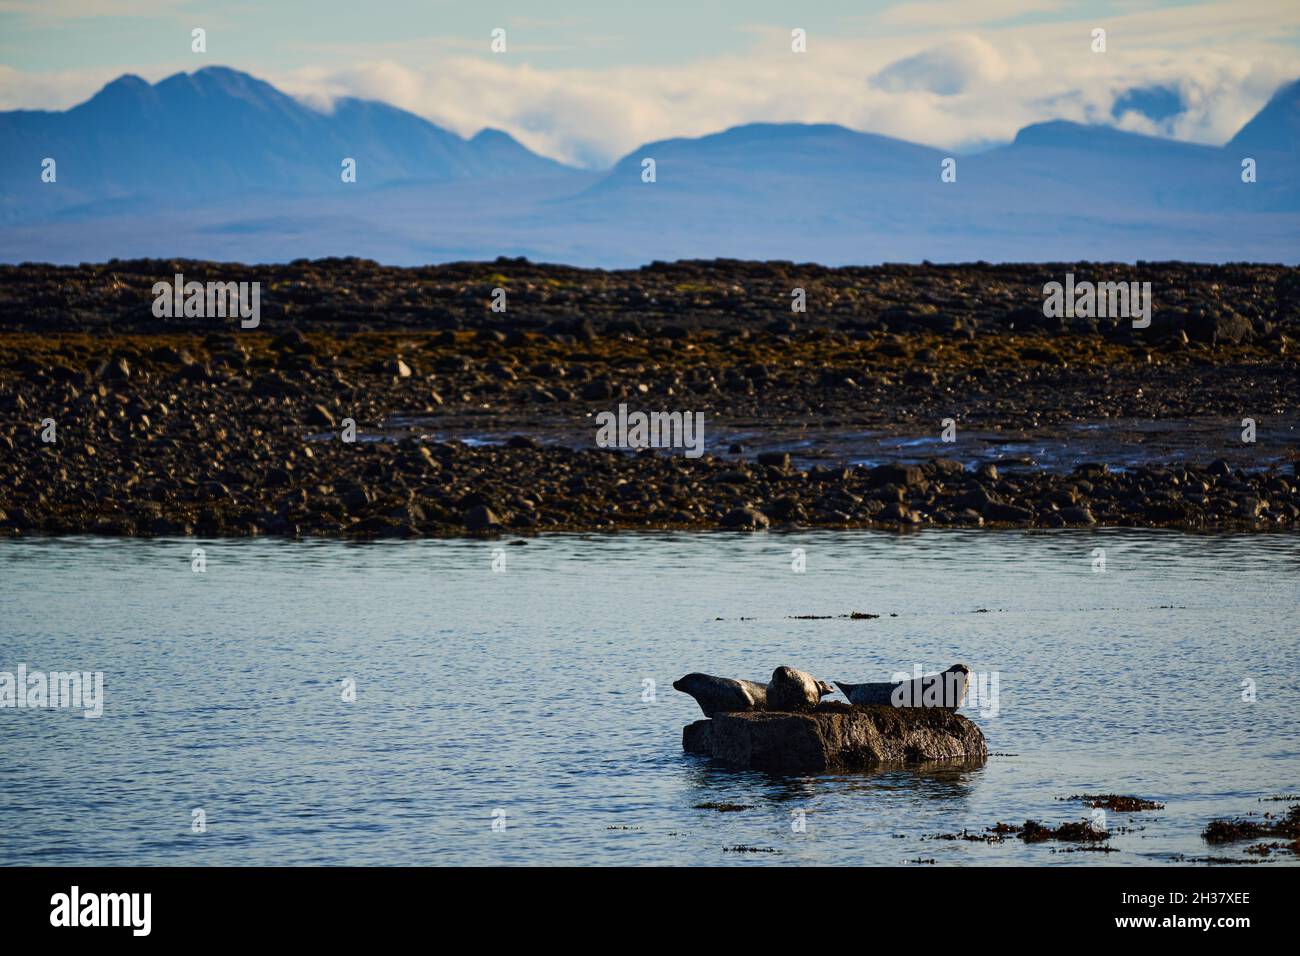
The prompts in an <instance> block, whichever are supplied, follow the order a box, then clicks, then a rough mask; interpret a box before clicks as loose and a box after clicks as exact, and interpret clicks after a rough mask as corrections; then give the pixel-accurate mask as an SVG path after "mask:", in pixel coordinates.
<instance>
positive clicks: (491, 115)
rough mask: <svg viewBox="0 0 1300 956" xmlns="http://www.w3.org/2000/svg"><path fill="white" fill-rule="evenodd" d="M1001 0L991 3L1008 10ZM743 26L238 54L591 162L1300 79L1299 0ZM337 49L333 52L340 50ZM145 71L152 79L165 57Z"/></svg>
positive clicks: (939, 138) (13, 91)
mask: <svg viewBox="0 0 1300 956" xmlns="http://www.w3.org/2000/svg"><path fill="white" fill-rule="evenodd" d="M966 6H967V4H965V3H962V4H957V5H954V6H952V7H951V9H950V12H951V10H958V9H965V8H966ZM970 6H976V5H974V4H971V5H970ZM980 6H981V9H985V10H986V11H987V10H988V8H986V7H984V6H983V5H980ZM1043 6H1047V5H1046V4H1044V5H1043ZM912 9H913V10H915V8H914V7H913V8H912ZM999 9H1001V8H999V7H997V5H996V4H995V6H994V8H993V9H992V12H991V17H986V18H985V19H990V18H991V19H995V20H996V19H998V16H999V15H998V10H999ZM886 16H889V12H888V11H887V14H886ZM900 16H901V14H894V15H893V19H894V21H895V22H897V21H898V19H899V17H900ZM957 19H958V20H960V17H957ZM939 22H942V21H939ZM1097 25H1103V26H1105V27H1106V29H1107V31H1108V52H1106V53H1104V54H1095V53H1092V52H1091V50H1090V48H1089V43H1090V31H1091V29H1092V28H1093V27H1094V26H1097ZM746 30H747V32H748V33H749V34H750V35H751V36H752V37H753V41H754V43H753V47H752V49H751V50H750V51H749V52H747V53H745V54H728V55H718V56H715V57H712V58H709V59H704V60H697V61H694V62H690V63H683V64H674V65H664V66H626V67H618V68H590V69H577V68H572V69H543V68H540V67H537V66H534V65H530V64H529V63H528V62H527V59H526V58H524V57H513V56H511V57H501V56H490V55H473V54H470V53H467V52H464V51H461V50H458V49H456V48H455V46H454V45H453V46H450V47H447V48H445V49H444V50H443V51H442V52H441V55H438V56H436V57H435V58H431V57H430V56H429V55H428V53H427V51H426V52H425V54H424V55H418V54H413V53H411V54H408V52H406V51H403V50H400V49H395V48H393V47H392V46H391V45H389V46H387V47H386V48H383V49H375V50H373V51H372V53H371V55H370V56H368V57H367V56H365V55H364V48H360V47H359V48H357V50H360V51H362V52H361V53H358V52H357V50H354V51H353V55H354V56H356V57H357V59H355V60H353V61H352V62H351V63H350V64H349V65H346V66H341V67H321V66H317V67H312V68H305V69H297V70H284V71H276V70H270V71H266V70H262V69H260V68H259V66H258V65H257V64H242V63H231V64H230V65H231V66H234V67H236V68H240V69H247V70H249V72H253V73H256V74H259V75H261V76H263V77H264V78H265V79H267V80H269V81H270V82H272V83H274V84H275V85H277V86H279V87H280V88H282V89H284V90H285V91H286V92H290V93H293V94H295V95H299V96H301V97H303V98H305V99H307V100H308V101H309V102H312V103H314V104H315V105H317V106H323V105H325V104H328V103H329V101H330V100H331V99H332V98H334V97H337V96H340V95H354V96H360V97H366V98H374V99H382V100H385V101H387V102H390V103H393V104H394V105H396V106H399V107H402V108H405V109H408V110H411V111H412V112H415V113H418V114H420V115H422V116H425V117H427V118H428V119H430V120H431V121H433V122H435V123H438V124H439V125H442V126H445V127H447V128H449V129H452V130H454V131H456V132H458V133H460V134H462V135H472V134H473V133H475V132H477V131H478V130H479V129H482V128H483V127H485V126H492V127H497V128H500V129H504V130H506V131H508V132H510V133H511V134H512V135H514V136H515V137H517V138H518V139H519V140H520V141H521V142H523V143H524V144H525V145H527V146H528V147H530V148H531V149H534V150H536V151H537V152H539V153H543V154H544V155H547V156H552V157H555V158H557V159H561V160H564V161H567V162H571V163H575V164H578V165H584V166H592V167H601V166H606V165H608V164H610V163H612V162H613V161H614V160H616V159H617V158H619V157H620V156H622V155H624V154H625V153H627V152H630V151H631V150H633V149H635V148H636V147H637V146H639V145H641V144H643V143H646V142H650V141H653V140H657V139H664V138H669V137H676V136H699V135H704V134H706V133H711V132H715V131H717V130H721V129H725V128H727V127H729V126H735V125H737V124H741V123H748V122H756V121H773V122H833V123H841V124H843V125H845V126H848V127H850V128H853V129H859V130H868V131H871V132H877V133H882V134H885V135H891V136H897V137H900V138H904V139H910V140H914V141H917V142H921V143H926V144H929V145H934V146H940V147H944V148H949V149H959V148H961V147H962V146H964V145H968V144H974V143H986V142H989V141H997V140H1009V139H1011V138H1012V137H1013V136H1014V135H1015V133H1016V131H1017V130H1019V129H1020V128H1022V127H1023V126H1026V125H1028V124H1029V123H1034V122H1040V121H1043V120H1047V119H1068V120H1075V121H1078V122H1106V123H1110V122H1115V121H1114V120H1113V119H1112V117H1111V109H1112V106H1113V104H1114V101H1115V99H1116V97H1118V96H1119V95H1121V94H1123V92H1124V91H1126V90H1128V89H1131V88H1134V87H1150V86H1157V85H1159V86H1168V87H1172V88H1175V89H1177V90H1178V91H1179V94H1180V97H1181V99H1182V101H1183V102H1184V103H1185V104H1187V109H1186V111H1185V112H1184V113H1181V114H1179V115H1178V116H1176V117H1173V118H1172V119H1170V120H1167V121H1163V122H1161V123H1154V122H1152V121H1151V120H1149V119H1147V118H1145V117H1141V116H1139V115H1136V114H1129V115H1127V116H1125V117H1122V118H1121V120H1120V121H1119V125H1123V126H1124V127H1125V128H1132V129H1137V130H1140V131H1143V132H1151V133H1159V134H1162V135H1172V136H1175V137H1177V138H1182V139H1188V140H1193V141H1197V142H1205V143H1215V144H1218V143H1222V142H1224V141H1226V140H1227V139H1228V138H1229V137H1231V136H1232V135H1233V134H1234V133H1235V132H1236V131H1237V129H1239V128H1240V126H1241V125H1242V124H1243V123H1244V122H1245V121H1246V120H1247V119H1249V118H1250V116H1251V115H1253V114H1254V113H1255V112H1256V111H1257V110H1258V109H1259V108H1260V106H1262V105H1263V103H1264V102H1265V101H1266V100H1267V98H1268V96H1269V95H1270V94H1271V93H1272V92H1273V90H1274V89H1276V88H1277V87H1278V86H1279V85H1281V84H1282V83H1283V82H1286V81H1289V80H1291V79H1295V78H1296V77H1300V52H1298V51H1297V50H1296V49H1295V48H1294V45H1289V44H1288V42H1287V41H1286V40H1284V39H1279V38H1282V37H1287V36H1290V35H1294V34H1295V33H1296V31H1298V30H1300V5H1297V4H1295V3H1294V2H1293V0H1286V2H1273V0H1258V2H1255V3H1252V4H1250V5H1249V6H1248V7H1247V6H1243V5H1240V4H1234V3H1231V2H1224V3H1206V4H1201V5H1196V6H1180V7H1177V8H1168V9H1142V10H1139V11H1138V12H1134V13H1126V14H1122V15H1115V16H1112V17H1107V18H1104V21H1103V22H1101V23H1100V24H1099V23H1094V22H1093V20H1092V19H1087V20H1074V21H1066V22H1063V21H1061V20H1059V19H1056V20H1053V21H1051V22H1039V23H1033V24H1031V25H1022V26H1010V27H1008V26H1002V27H993V28H971V27H960V28H950V32H948V33H944V32H942V31H939V32H936V30H935V21H929V28H928V29H926V30H924V31H913V32H911V33H906V32H904V34H903V35H897V34H895V35H890V36H885V35H883V33H882V32H881V31H880V30H874V31H873V30H870V29H868V30H866V31H865V33H864V35H863V36H860V37H849V36H830V35H822V34H817V33H814V34H812V35H811V36H810V37H809V46H808V52H807V53H805V54H793V53H790V52H789V31H788V29H784V28H781V29H776V28H762V27H760V28H746ZM328 59H329V60H330V61H332V62H339V61H340V58H339V52H338V51H336V52H335V53H333V54H331V55H330V56H329V57H328ZM140 72H141V73H142V75H144V76H145V78H146V79H158V78H160V77H161V76H162V75H165V74H166V73H169V72H173V70H166V71H164V70H156V71H140ZM110 78H111V77H110V76H109V75H106V74H104V73H102V72H100V73H96V72H95V71H86V72H85V73H65V74H54V75H28V74H22V73H19V72H17V71H14V70H9V69H5V68H3V67H0V106H6V107H10V108H12V107H16V106H32V105H42V106H47V107H48V106H55V107H60V108H61V107H66V106H68V105H71V102H75V101H76V100H78V99H84V98H85V96H86V95H88V94H89V93H91V92H93V90H94V89H95V88H97V87H98V86H99V85H102V83H103V82H104V81H106V80H107V79H110ZM73 91H79V92H78V93H76V94H75V98H73V97H74V93H73Z"/></svg>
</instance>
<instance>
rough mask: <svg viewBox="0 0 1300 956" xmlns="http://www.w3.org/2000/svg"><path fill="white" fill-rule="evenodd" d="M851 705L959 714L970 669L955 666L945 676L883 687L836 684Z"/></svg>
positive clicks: (943, 674) (923, 677)
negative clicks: (955, 711)
mask: <svg viewBox="0 0 1300 956" xmlns="http://www.w3.org/2000/svg"><path fill="white" fill-rule="evenodd" d="M835 684H836V686H837V687H839V689H840V690H842V691H843V692H844V696H845V697H847V698H848V699H849V703H850V704H856V705H858V706H859V707H865V706H868V705H873V704H874V705H877V706H882V707H937V708H939V709H941V710H956V709H957V708H958V707H960V706H961V705H962V704H963V703H964V702H965V700H966V691H967V689H968V688H969V685H970V668H969V667H967V666H966V665H965V664H953V665H952V667H949V668H948V669H947V670H946V671H944V672H943V673H942V674H926V675H924V676H922V677H917V678H915V679H913V680H905V681H899V682H897V683H894V682H892V681H886V682H884V683H880V684H848V683H845V682H844V681H842V680H837V681H836V682H835Z"/></svg>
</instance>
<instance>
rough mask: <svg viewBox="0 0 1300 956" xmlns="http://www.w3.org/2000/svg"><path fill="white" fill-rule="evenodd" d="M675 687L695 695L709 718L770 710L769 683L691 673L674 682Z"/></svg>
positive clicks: (684, 692)
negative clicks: (768, 705) (717, 715)
mask: <svg viewBox="0 0 1300 956" xmlns="http://www.w3.org/2000/svg"><path fill="white" fill-rule="evenodd" d="M673 689H674V690H679V691H681V692H682V693H683V694H690V695H691V696H692V697H694V698H695V702H696V703H697V704H699V705H700V710H702V711H704V716H705V717H712V716H713V715H714V714H729V713H736V712H738V711H747V710H766V709H767V685H765V684H759V683H757V682H756V681H752V680H734V679H732V678H730V677H714V676H713V675H712V674H687V675H686V676H685V677H682V678H680V679H678V680H675V681H673Z"/></svg>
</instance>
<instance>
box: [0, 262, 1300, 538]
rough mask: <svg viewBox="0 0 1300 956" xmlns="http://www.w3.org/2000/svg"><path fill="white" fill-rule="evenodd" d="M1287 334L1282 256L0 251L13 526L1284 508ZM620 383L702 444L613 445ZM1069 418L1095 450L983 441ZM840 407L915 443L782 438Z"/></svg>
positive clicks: (5, 504) (1293, 384) (1290, 286)
mask: <svg viewBox="0 0 1300 956" xmlns="http://www.w3.org/2000/svg"><path fill="white" fill-rule="evenodd" d="M1067 272H1069V273H1072V274H1073V275H1075V276H1076V277H1078V278H1080V279H1081V280H1082V279H1084V278H1089V279H1093V280H1099V281H1111V280H1113V281H1128V280H1139V279H1140V280H1142V281H1150V282H1151V283H1152V286H1153V292H1152V296H1153V301H1154V307H1153V309H1152V312H1151V324H1150V326H1149V327H1147V328H1143V329H1134V328H1132V327H1131V323H1129V322H1128V321H1125V320H1115V319H1097V318H1085V317H1069V318H1067V317H1053V318H1049V317H1047V316H1045V315H1044V314H1043V312H1044V310H1043V307H1042V306H1043V291H1042V290H1043V287H1044V285H1045V284H1046V283H1048V282H1051V281H1060V280H1061V278H1062V277H1063V276H1064V275H1065V274H1066V273H1067ZM175 273H184V274H185V276H186V277H187V278H193V279H195V280H198V281H205V280H210V281H253V282H260V284H261V320H260V324H259V326H258V327H257V328H256V329H251V330H250V329H241V328H240V327H239V319H238V318H237V317H236V318H226V319H222V318H202V317H180V318H174V319H160V318H157V317H155V316H154V315H153V312H152V309H151V305H152V301H153V297H152V294H151V292H150V290H151V288H152V286H153V285H154V283H156V282H159V281H169V280H170V278H171V276H172V275H173V274H175ZM794 289H802V290H804V293H805V298H806V302H807V312H806V313H792V312H791V301H792V290H794ZM495 290H505V294H504V296H502V295H497V294H496V291H495ZM494 301H496V302H498V304H503V308H504V311H494V310H493V308H492V306H493V302H494ZM1298 337H1300V270H1297V269H1292V268H1284V267H1281V266H1265V265H1224V266H1208V265H1194V264H1183V263H1139V264H1137V265H1117V264H1110V265H1107V264H1090V263H1082V264H1079V263H1075V264H1058V265H1053V264H1033V265H987V264H972V265H954V266H935V265H929V264H924V265H917V266H902V265H899V266H881V267H875V268H845V269H831V268H823V267H819V266H812V265H794V264H791V263H780V262H766V263H764V262H735V261H728V260H716V261H708V262H682V263H673V264H663V263H656V264H653V265H651V266H647V267H645V268H643V269H640V270H626V271H609V272H605V271H600V270H580V269H572V268H568V267H561V266H545V265H536V264H532V263H528V262H526V261H524V260H517V259H498V260H496V261H494V262H484V263H456V264H450V265H445V266H430V267H425V268H418V269H399V268H390V267H384V266H379V265H377V264H375V263H373V262H369V261H367V260H358V259H334V260H318V261H315V262H307V261H305V260H300V261H297V262H294V263H289V264H287V265H276V266H241V265H234V264H218V263H201V262H192V261H188V260H187V261H162V260H138V261H132V262H119V261H113V262H109V263H105V264H100V265H85V266H80V267H57V266H47V265H33V264H25V265H21V266H4V267H0V536H20V535H21V536H27V535H61V534H83V533H93V534H103V535H116V536H176V535H190V534H194V535H201V536H247V535H277V536H290V537H294V536H323V537H357V538H365V537H426V536H427V537H447V536H458V535H493V534H498V533H507V532H509V533H514V534H529V533H539V532H546V531H612V530H637V529H639V530H651V529H692V530H709V529H724V530H755V529H763V528H770V529H782V528H789V529H799V528H869V527H870V528H888V529H911V528H924V527H944V526H951V527H967V528H969V527H1020V528H1058V527H1091V526H1130V527H1132V526H1140V527H1174V528H1184V529H1233V530H1250V531H1261V530H1278V529H1283V530H1293V529H1294V528H1296V527H1297V522H1298V521H1300V444H1297V442H1296V440H1295V437H1294V435H1295V432H1294V423H1295V422H1296V420H1297V410H1300V401H1298V399H1300V374H1298V373H1300V369H1298V368H1297V359H1296V351H1295V341H1296V339H1297V338H1298ZM620 405H626V406H627V407H628V408H631V409H640V410H645V411H651V410H655V411H658V410H666V411H667V412H670V413H671V412H672V411H674V410H676V411H687V410H689V411H692V412H701V413H702V414H703V418H704V422H705V434H704V439H705V443H704V454H703V455H702V456H700V457H697V458H692V457H687V456H686V455H684V454H683V453H682V450H681V449H658V450H641V451H632V450H628V449H623V448H602V447H598V442H597V429H596V424H595V423H596V416H599V415H601V414H602V413H604V414H606V415H609V414H612V413H614V412H615V411H616V410H617V409H618V408H619V406H620ZM1207 418H1212V419H1217V420H1220V421H1221V422H1224V423H1227V424H1226V425H1224V426H1223V427H1222V428H1219V429H1217V430H1215V429H1213V428H1212V429H1209V430H1205V431H1198V430H1196V428H1194V427H1192V426H1191V425H1185V424H1184V423H1185V422H1192V421H1201V420H1204V419H1207ZM349 419H350V420H351V421H352V422H354V423H355V433H356V438H357V440H356V441H355V442H348V441H344V440H341V437H342V436H343V432H344V429H345V428H346V427H347V426H346V421H347V420H349ZM1245 419H1249V420H1251V422H1252V423H1254V422H1258V427H1259V430H1260V437H1259V439H1258V440H1257V441H1255V442H1251V441H1248V440H1246V439H1245V435H1244V432H1243V429H1242V428H1241V427H1239V426H1238V425H1237V423H1238V422H1243V421H1244V420H1245ZM945 420H950V421H951V422H952V423H953V425H952V428H951V433H952V434H951V437H953V438H954V440H953V441H952V442H951V443H941V442H940V439H939V436H940V433H941V430H942V429H943V428H944V425H943V424H942V423H943V422H944V421H945ZM1143 421H1147V422H1156V423H1163V424H1164V427H1166V428H1167V429H1168V430H1170V431H1171V432H1172V433H1175V434H1177V435H1179V436H1181V438H1180V439H1179V440H1178V441H1177V442H1174V444H1173V445H1171V446H1170V447H1168V448H1162V447H1160V446H1159V445H1157V446H1155V447H1150V446H1149V445H1146V444H1145V443H1146V438H1145V437H1144V435H1143V434H1142V433H1141V430H1140V429H1136V428H1135V426H1134V424H1133V423H1134V422H1143ZM51 424H52V425H53V429H52V430H51V428H50V426H51ZM1270 427H1272V428H1273V431H1272V432H1269V429H1270ZM1080 429H1083V430H1086V432H1087V434H1088V440H1089V444H1088V451H1089V453H1090V454H1093V453H1095V457H1094V458H1091V459H1089V460H1086V461H1083V462H1063V461H1059V460H1050V461H1049V460H1044V461H1038V460H1035V459H1033V458H1032V457H1025V456H1020V457H1016V456H1008V459H1007V460H1005V461H1002V460H997V452H996V447H997V446H996V442H995V441H994V442H991V441H990V440H989V439H988V438H987V436H988V435H994V436H996V435H999V434H1006V435H1011V434H1015V433H1017V432H1018V431H1022V430H1033V431H1034V433H1035V434H1036V435H1038V436H1040V437H1041V436H1043V435H1047V436H1054V437H1055V440H1056V441H1057V442H1058V443H1059V444H1061V445H1063V446H1069V445H1070V443H1071V441H1073V440H1075V439H1074V437H1073V436H1076V435H1078V434H1080V433H1081V432H1080V431H1079V430H1080ZM1252 429H1253V426H1252ZM829 430H834V431H836V432H838V433H840V434H843V433H856V434H862V433H865V432H868V431H871V432H877V431H883V432H893V433H896V434H898V435H900V436H904V437H906V436H921V437H922V438H924V439H926V441H927V442H929V440H930V439H933V443H925V444H921V445H918V448H917V451H916V455H915V457H914V458H910V459H909V458H907V457H905V455H900V456H898V458H897V460H888V461H873V462H868V463H854V462H853V461H852V460H849V459H850V458H851V457H852V456H841V460H836V456H835V455H823V456H821V457H820V458H818V457H816V455H815V454H814V455H813V458H812V460H806V459H805V458H804V457H803V456H801V453H800V451H799V450H798V449H797V448H796V449H795V451H794V454H792V453H791V450H790V446H791V445H792V444H793V445H799V444H800V443H802V446H803V447H805V448H806V446H808V445H811V446H813V450H814V452H815V450H816V446H817V443H818V441H819V440H820V437H824V435H825V434H827V433H828V431H829ZM741 433H743V434H744V435H745V436H746V437H743V438H735V437H734V436H736V435H739V434H741ZM492 434H495V435H498V436H499V437H498V438H495V439H493V440H491V441H484V440H479V439H478V438H475V437H474V436H481V435H492ZM977 434H978V435H983V436H985V437H984V438H981V439H976V438H974V437H972V436H975V435H977ZM1265 435H1267V436H1268V437H1267V439H1266V438H1265V437H1264V436H1265ZM756 436H757V437H756ZM1252 437H1253V430H1252ZM50 439H53V440H50ZM461 439H464V440H461ZM783 442H784V443H785V446H786V447H785V449H784V450H782V448H781V445H782V443H783ZM771 445H775V446H777V447H776V448H775V449H773V448H771V447H770V446H771ZM1138 446H1143V447H1145V448H1146V449H1147V451H1146V453H1145V455H1144V459H1143V462H1142V463H1141V464H1140V465H1136V466H1135V465H1131V464H1125V463H1124V459H1125V456H1126V455H1127V454H1128V453H1129V452H1130V451H1132V449H1133V448H1135V447H1138ZM765 448H766V450H764V449H765ZM990 448H993V449H995V451H994V452H993V453H992V454H990Z"/></svg>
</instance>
